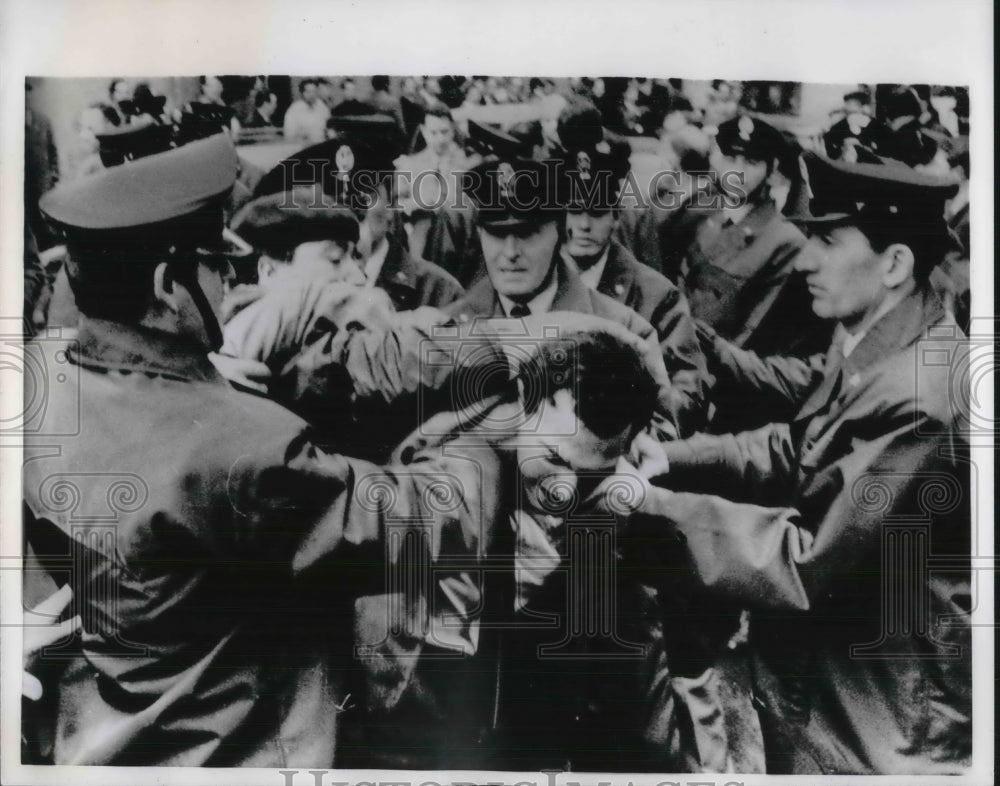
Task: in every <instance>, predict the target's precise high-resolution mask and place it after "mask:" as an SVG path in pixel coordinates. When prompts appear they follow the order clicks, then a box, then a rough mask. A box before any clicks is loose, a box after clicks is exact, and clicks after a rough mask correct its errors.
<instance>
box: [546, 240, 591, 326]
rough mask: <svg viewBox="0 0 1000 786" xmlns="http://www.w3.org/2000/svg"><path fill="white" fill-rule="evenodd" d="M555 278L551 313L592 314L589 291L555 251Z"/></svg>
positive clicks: (567, 262) (573, 270)
mask: <svg viewBox="0 0 1000 786" xmlns="http://www.w3.org/2000/svg"><path fill="white" fill-rule="evenodd" d="M555 264H556V276H558V279H559V283H558V285H557V287H556V296H555V299H554V300H553V301H552V311H574V312H576V313H578V314H593V313H594V303H593V301H592V300H591V299H590V289H588V288H587V285H586V284H584V283H583V280H582V279H581V278H580V273H579V271H578V270H577V268H576V265H573V264H572V263H571V262H569V261H568V260H566V259H564V258H563V256H562V254H560V253H559V250H558V249H557V250H556V261H555Z"/></svg>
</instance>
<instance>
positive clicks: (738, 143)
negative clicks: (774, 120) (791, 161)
mask: <svg viewBox="0 0 1000 786" xmlns="http://www.w3.org/2000/svg"><path fill="white" fill-rule="evenodd" d="M715 141H716V144H718V146H719V149H720V150H721V151H722V153H723V154H724V155H727V156H744V157H745V158H748V159H750V160H751V161H773V160H774V159H776V158H777V159H782V160H783V159H784V157H785V156H786V155H787V154H788V143H787V142H786V141H785V137H784V136H782V134H781V132H780V131H778V129H776V128H775V127H774V126H772V125H770V124H769V123H765V122H764V121H763V120H755V119H754V118H752V117H750V115H741V116H739V117H734V118H732V119H731V120H726V121H725V122H724V123H720V124H719V131H718V133H717V134H716V136H715Z"/></svg>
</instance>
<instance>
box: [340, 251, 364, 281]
mask: <svg viewBox="0 0 1000 786" xmlns="http://www.w3.org/2000/svg"><path fill="white" fill-rule="evenodd" d="M340 270H341V274H342V275H343V277H344V280H346V281H348V282H349V283H351V284H358V285H360V284H364V283H365V281H367V280H368V279H367V277H366V276H365V272H364V270H362V269H361V265H360V264H359V263H358V261H357V260H356V259H354V257H347V256H345V257H344V258H343V259H342V260H341V261H340Z"/></svg>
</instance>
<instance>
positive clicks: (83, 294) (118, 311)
mask: <svg viewBox="0 0 1000 786" xmlns="http://www.w3.org/2000/svg"><path fill="white" fill-rule="evenodd" d="M166 259H167V252H166V249H165V248H152V247H146V248H143V247H141V246H135V247H133V248H131V249H129V250H128V251H126V250H124V249H121V248H115V249H108V248H103V247H97V246H87V245H82V244H73V245H70V246H69V247H68V258H67V260H66V274H67V278H68V279H69V285H70V289H71V290H73V297H74V299H75V300H76V306H77V308H78V309H80V313H81V314H84V315H86V316H88V317H94V318H96V319H107V320H111V321H113V322H123V323H126V324H135V323H137V322H139V320H140V319H142V317H143V316H145V314H146V311H147V310H148V308H149V306H150V304H151V302H152V299H153V273H154V271H155V270H156V266H157V265H158V264H159V263H160V262H163V261H165V260H166Z"/></svg>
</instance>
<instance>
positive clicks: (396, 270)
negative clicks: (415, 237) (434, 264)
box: [375, 233, 417, 291]
mask: <svg viewBox="0 0 1000 786" xmlns="http://www.w3.org/2000/svg"><path fill="white" fill-rule="evenodd" d="M386 240H387V241H388V243H389V251H388V252H387V253H386V255H385V261H384V262H383V263H382V269H381V270H380V271H379V274H378V279H377V280H376V282H375V285H376V286H379V287H382V288H383V289H390V288H392V287H406V288H408V289H411V290H413V291H416V289H417V266H416V263H415V262H414V261H413V258H412V257H411V256H410V253H409V252H408V251H407V250H406V248H404V247H403V244H402V243H400V242H399V240H398V239H396V238H395V237H393V236H392V234H391V233H390V234H389V235H388V236H386Z"/></svg>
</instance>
